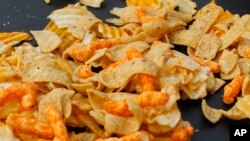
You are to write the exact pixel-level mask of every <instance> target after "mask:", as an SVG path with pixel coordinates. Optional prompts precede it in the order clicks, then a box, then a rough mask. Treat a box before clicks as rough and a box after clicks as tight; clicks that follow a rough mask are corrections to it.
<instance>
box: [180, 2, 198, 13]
mask: <svg viewBox="0 0 250 141" xmlns="http://www.w3.org/2000/svg"><path fill="white" fill-rule="evenodd" d="M177 3H178V7H179V11H180V12H182V13H185V14H194V13H196V10H195V8H196V6H197V5H196V3H195V2H193V1H191V0H177Z"/></svg>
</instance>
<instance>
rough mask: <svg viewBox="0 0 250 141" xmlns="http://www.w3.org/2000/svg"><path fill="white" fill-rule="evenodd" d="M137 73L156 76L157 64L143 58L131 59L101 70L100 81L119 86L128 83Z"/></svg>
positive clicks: (115, 86)
mask: <svg viewBox="0 0 250 141" xmlns="http://www.w3.org/2000/svg"><path fill="white" fill-rule="evenodd" d="M137 73H145V74H149V75H152V76H155V75H156V73H157V65H156V64H155V63H154V62H152V61H147V60H143V59H133V60H129V61H127V62H125V63H124V64H121V65H119V66H117V67H115V68H113V69H108V70H104V71H101V72H100V81H101V83H102V84H103V85H105V86H107V87H109V88H119V87H121V86H123V85H124V84H126V83H127V82H128V80H129V78H130V77H131V76H132V75H134V74H137ZM110 76H111V77H110Z"/></svg>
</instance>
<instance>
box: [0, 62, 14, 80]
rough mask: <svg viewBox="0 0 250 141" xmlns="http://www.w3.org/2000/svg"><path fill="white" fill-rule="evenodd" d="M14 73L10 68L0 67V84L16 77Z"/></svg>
mask: <svg viewBox="0 0 250 141" xmlns="http://www.w3.org/2000/svg"><path fill="white" fill-rule="evenodd" d="M16 75H17V74H16V72H15V70H14V69H13V68H11V67H4V66H0V82H6V81H7V80H11V79H12V78H14V77H15V76H16Z"/></svg>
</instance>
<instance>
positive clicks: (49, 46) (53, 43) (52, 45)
mask: <svg viewBox="0 0 250 141" xmlns="http://www.w3.org/2000/svg"><path fill="white" fill-rule="evenodd" d="M31 33H32V34H33V36H34V37H35V39H36V41H37V43H38V46H39V47H40V48H41V51H42V52H43V53H49V52H51V51H53V50H55V49H57V48H58V46H59V45H60V44H61V42H62V40H61V39H60V38H59V36H58V35H57V34H56V33H54V32H52V31H49V30H43V31H31Z"/></svg>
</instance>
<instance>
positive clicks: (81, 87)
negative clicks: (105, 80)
mask: <svg viewBox="0 0 250 141" xmlns="http://www.w3.org/2000/svg"><path fill="white" fill-rule="evenodd" d="M72 88H73V89H75V90H76V91H78V92H79V93H81V94H83V95H86V94H87V93H86V92H87V90H88V89H94V88H95V86H94V84H93V83H91V82H89V83H85V84H77V83H73V84H72Z"/></svg>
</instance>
